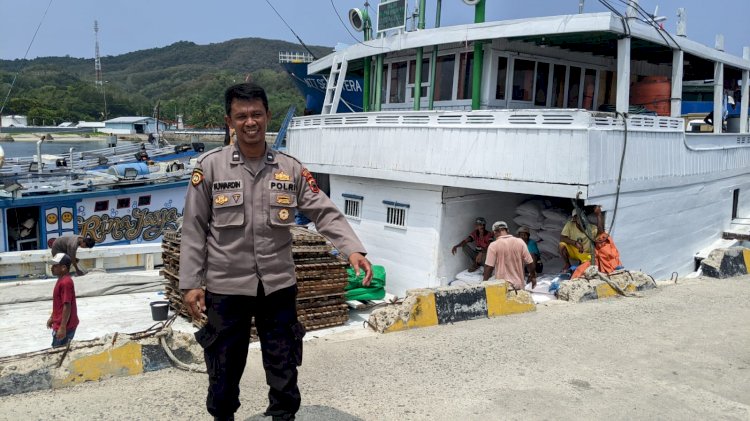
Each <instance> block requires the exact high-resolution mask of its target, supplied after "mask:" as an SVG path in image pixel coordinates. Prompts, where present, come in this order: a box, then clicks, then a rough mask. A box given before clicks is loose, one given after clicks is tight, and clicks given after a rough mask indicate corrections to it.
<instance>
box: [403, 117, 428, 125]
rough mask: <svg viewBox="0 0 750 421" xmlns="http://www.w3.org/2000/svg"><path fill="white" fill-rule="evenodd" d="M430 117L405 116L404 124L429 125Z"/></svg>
mask: <svg viewBox="0 0 750 421" xmlns="http://www.w3.org/2000/svg"><path fill="white" fill-rule="evenodd" d="M429 123H430V117H429V116H426V115H405V116H404V124H429Z"/></svg>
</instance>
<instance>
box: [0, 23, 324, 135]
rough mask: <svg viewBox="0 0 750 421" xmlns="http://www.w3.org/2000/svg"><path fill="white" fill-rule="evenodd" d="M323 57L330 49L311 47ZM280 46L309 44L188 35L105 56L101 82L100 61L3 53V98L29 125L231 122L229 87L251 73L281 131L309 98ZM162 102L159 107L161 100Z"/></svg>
mask: <svg viewBox="0 0 750 421" xmlns="http://www.w3.org/2000/svg"><path fill="white" fill-rule="evenodd" d="M311 48H312V50H313V52H314V53H315V54H316V55H317V56H319V57H320V56H323V55H325V54H327V53H328V52H329V51H330V48H327V47H319V46H314V47H311ZM280 51H302V48H301V47H299V46H297V45H296V44H292V43H288V42H285V41H277V40H267V39H261V38H243V39H235V40H230V41H226V42H223V43H218V44H209V45H197V44H194V43H192V42H187V41H180V42H177V43H175V44H172V45H170V46H167V47H162V48H153V49H148V50H140V51H135V52H132V53H127V54H122V55H118V56H105V57H102V58H101V63H102V73H103V79H104V80H103V83H102V84H100V85H98V84H96V83H95V82H94V77H95V73H94V60H93V59H81V58H72V57H41V58H36V59H33V60H0V94H2V95H0V99H2V98H4V97H5V95H6V94H7V92H8V90H9V89H10V86H11V82H12V80H13V78H14V77H16V82H15V85H14V86H13V89H12V92H11V95H10V97H9V100H8V102H7V103H6V105H5V109H4V110H3V114H4V115H25V116H27V118H28V121H29V124H36V125H41V124H47V125H50V124H59V123H62V122H65V121H70V122H78V121H81V120H83V121H104V120H105V119H110V118H115V117H122V116H153V115H154V114H155V112H156V111H157V110H158V113H159V116H160V118H161V119H162V120H166V121H176V119H177V115H182V116H183V121H184V122H185V124H186V125H189V126H193V127H196V128H216V127H223V125H224V119H223V116H224V103H223V102H224V98H223V96H224V90H225V89H226V88H227V86H229V85H231V84H234V83H239V82H242V81H244V80H246V79H247V78H249V79H251V80H252V81H254V82H256V83H258V84H260V85H261V86H263V87H264V88H265V89H266V92H267V93H268V101H269V105H270V107H271V111H272V117H273V118H272V120H271V123H270V125H269V130H272V131H274V130H277V129H278V128H279V126H280V125H281V121H282V120H283V119H284V116H285V115H286V110H287V109H288V108H289V106H292V105H294V106H296V107H297V110H298V111H299V112H300V113H301V111H302V110H303V109H304V97H303V96H302V94H301V93H300V92H299V91H298V90H297V89H296V87H295V86H294V84H293V82H292V80H291V79H290V77H289V76H288V75H287V74H286V72H284V70H283V69H282V68H281V66H280V65H279V64H278V53H279V52H280ZM157 106H158V107H157Z"/></svg>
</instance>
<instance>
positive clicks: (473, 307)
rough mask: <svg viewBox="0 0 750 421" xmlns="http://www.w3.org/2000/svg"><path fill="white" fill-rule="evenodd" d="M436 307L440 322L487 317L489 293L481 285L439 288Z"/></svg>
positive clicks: (436, 295) (436, 293) (436, 292)
mask: <svg viewBox="0 0 750 421" xmlns="http://www.w3.org/2000/svg"><path fill="white" fill-rule="evenodd" d="M435 309H436V311H437V319H438V323H439V324H445V323H453V322H461V321H464V320H472V319H484V318H486V317H487V295H486V294H485V292H484V287H483V286H481V285H472V286H468V287H449V288H438V289H437V290H436V291H435Z"/></svg>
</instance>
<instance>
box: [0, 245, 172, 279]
mask: <svg viewBox="0 0 750 421" xmlns="http://www.w3.org/2000/svg"><path fill="white" fill-rule="evenodd" d="M161 253H162V248H161V243H160V242H156V243H145V244H123V245H114V246H96V247H93V248H90V249H88V248H79V249H78V251H77V257H78V259H80V260H81V261H82V262H83V265H82V266H84V267H89V268H90V267H91V265H90V263H88V262H86V261H87V260H88V261H91V260H93V261H94V265H93V267H95V268H98V269H125V268H132V267H141V268H143V269H145V270H153V269H154V267H155V265H156V264H157V263H160V262H161ZM50 257H51V255H50V250H49V249H45V250H26V251H10V252H5V253H0V277H2V278H7V277H12V276H28V275H32V274H35V273H36V274H38V272H40V270H39V269H38V268H43V267H45V266H46V270H45V271H46V273H47V274H48V275H49V274H51V273H52V272H51V271H50V268H51V266H50V265H49V264H48V263H47V261H48V260H49V258H50ZM113 260H115V261H117V263H113V262H112V261H113ZM19 268H20V269H19Z"/></svg>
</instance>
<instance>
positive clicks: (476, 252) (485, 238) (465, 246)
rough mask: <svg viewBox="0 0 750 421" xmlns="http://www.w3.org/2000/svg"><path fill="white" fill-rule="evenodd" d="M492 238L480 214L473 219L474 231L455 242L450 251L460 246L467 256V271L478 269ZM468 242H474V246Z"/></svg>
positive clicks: (453, 252) (485, 221)
mask: <svg viewBox="0 0 750 421" xmlns="http://www.w3.org/2000/svg"><path fill="white" fill-rule="evenodd" d="M493 240H494V238H493V236H492V233H491V232H489V231H487V220H486V219H484V218H482V217H481V216H480V217H479V218H477V219H476V220H475V221H474V231H472V232H470V233H469V236H468V237H466V238H464V239H463V240H461V242H460V243H458V244H456V245H455V246H453V248H451V253H452V254H453V255H455V254H456V250H458V248H459V247H460V248H461V249H462V250H463V251H464V254H466V257H468V258H469V261H470V262H471V263H469V272H474V271H475V270H477V269H479V266H481V265H482V264H484V259H485V256H486V254H485V253H486V251H487V247H489V245H490V243H491V242H492V241H493ZM469 243H474V247H472V246H470V245H469Z"/></svg>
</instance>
